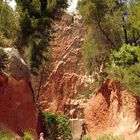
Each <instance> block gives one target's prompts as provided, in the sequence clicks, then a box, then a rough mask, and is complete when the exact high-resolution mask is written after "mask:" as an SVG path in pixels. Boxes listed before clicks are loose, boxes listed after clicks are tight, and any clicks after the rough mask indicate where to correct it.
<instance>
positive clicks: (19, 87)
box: [0, 74, 37, 136]
mask: <svg viewBox="0 0 140 140" xmlns="http://www.w3.org/2000/svg"><path fill="white" fill-rule="evenodd" d="M0 112H1V113H0V124H2V125H4V126H5V127H6V128H8V129H10V130H11V131H13V132H15V133H17V134H18V135H20V136H22V135H23V133H24V132H26V131H31V132H34V133H36V127H37V110H36V107H35V103H34V100H33V93H32V91H31V89H30V86H29V83H28V82H27V81H25V80H20V81H17V80H16V79H14V78H8V77H6V76H5V75H2V74H0Z"/></svg>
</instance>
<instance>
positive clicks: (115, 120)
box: [84, 80, 140, 140]
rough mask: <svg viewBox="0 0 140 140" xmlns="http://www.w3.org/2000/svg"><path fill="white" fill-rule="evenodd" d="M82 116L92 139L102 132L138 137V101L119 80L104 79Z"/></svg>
mask: <svg viewBox="0 0 140 140" xmlns="http://www.w3.org/2000/svg"><path fill="white" fill-rule="evenodd" d="M84 117H85V124H86V128H87V131H88V132H89V133H90V135H91V136H92V138H93V139H94V138H95V137H96V136H101V135H103V134H112V135H124V136H126V139H127V140H129V139H131V140H132V139H133V137H134V140H135V139H136V137H138V138H140V135H139V126H140V103H139V101H138V100H137V98H136V97H135V96H133V95H132V94H131V93H130V92H128V91H126V90H124V89H123V88H122V86H121V84H120V83H119V82H111V81H110V80H106V81H105V82H104V83H103V85H102V87H101V88H100V89H99V90H98V91H97V92H96V93H95V94H94V95H93V96H92V98H91V99H90V100H89V101H88V103H87V106H86V108H85V111H84Z"/></svg>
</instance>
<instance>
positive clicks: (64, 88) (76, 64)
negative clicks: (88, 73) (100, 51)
mask: <svg viewBox="0 0 140 140" xmlns="http://www.w3.org/2000/svg"><path fill="white" fill-rule="evenodd" d="M84 35H85V28H84V27H83V25H82V21H81V20H80V19H78V18H77V19H76V18H74V17H72V16H70V15H68V14H66V13H65V14H64V15H63V16H62V19H61V20H59V21H55V23H54V32H53V34H52V38H53V40H52V42H51V46H52V55H53V62H52V63H51V64H50V67H49V68H48V69H47V71H50V72H48V75H47V76H46V79H45V81H46V83H45V85H44V87H43V90H42V93H41V96H40V104H41V107H42V109H43V110H44V111H51V112H55V113H60V112H64V110H65V109H64V108H65V106H66V103H69V102H70V101H71V99H75V98H76V97H77V95H78V94H79V93H80V94H81V92H82V91H83V90H82V89H86V88H87V87H86V86H87V84H86V82H85V77H84V70H83V69H84V66H83V62H82V54H81V45H82V42H83V38H84Z"/></svg>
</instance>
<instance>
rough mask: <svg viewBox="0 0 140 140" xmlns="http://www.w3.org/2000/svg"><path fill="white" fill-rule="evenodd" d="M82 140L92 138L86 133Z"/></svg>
mask: <svg viewBox="0 0 140 140" xmlns="http://www.w3.org/2000/svg"><path fill="white" fill-rule="evenodd" d="M82 140H91V138H90V136H89V135H84V136H83V137H82Z"/></svg>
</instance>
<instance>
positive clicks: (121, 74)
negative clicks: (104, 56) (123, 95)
mask: <svg viewBox="0 0 140 140" xmlns="http://www.w3.org/2000/svg"><path fill="white" fill-rule="evenodd" d="M106 72H107V73H108V74H109V77H111V78H112V79H114V80H118V81H120V82H121V83H122V84H123V85H124V87H125V88H126V89H128V90H129V91H131V92H132V93H133V94H135V95H137V96H140V91H139V87H140V47H135V46H130V45H123V46H122V47H121V48H120V50H119V51H113V52H112V53H111V54H110V57H109V64H107V66H106Z"/></svg>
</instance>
